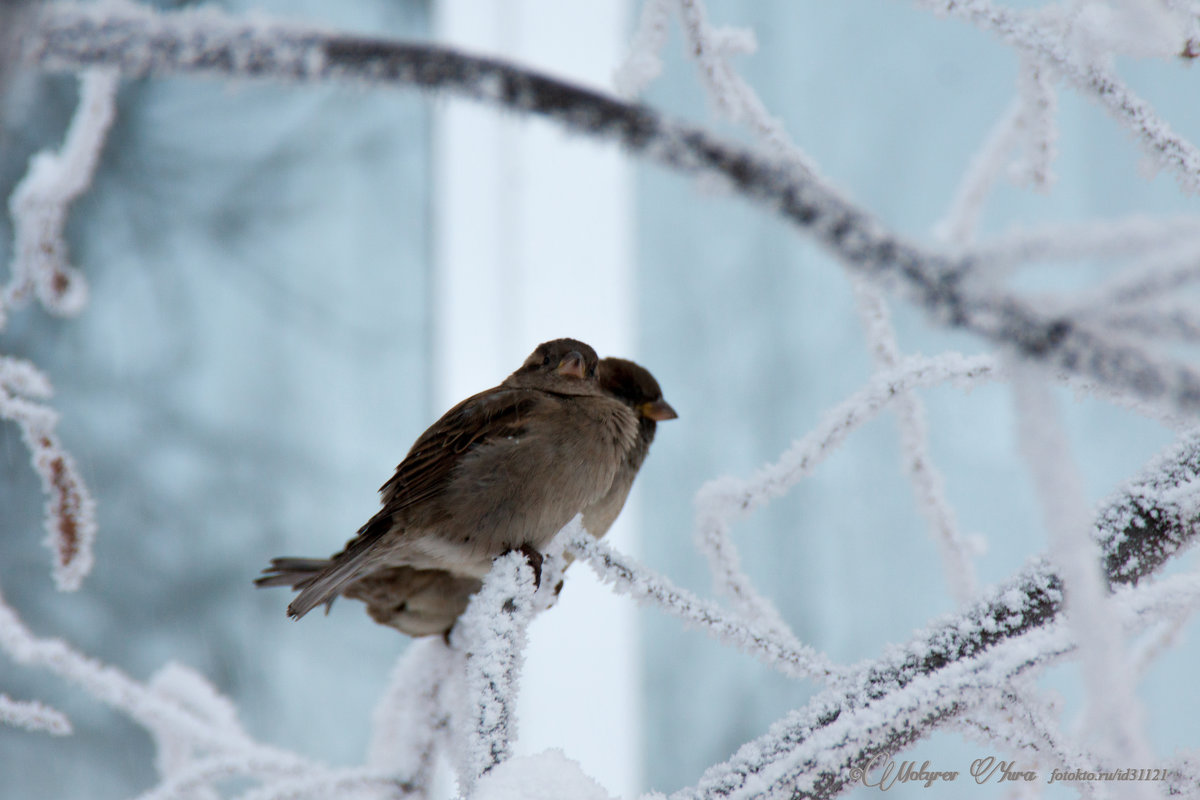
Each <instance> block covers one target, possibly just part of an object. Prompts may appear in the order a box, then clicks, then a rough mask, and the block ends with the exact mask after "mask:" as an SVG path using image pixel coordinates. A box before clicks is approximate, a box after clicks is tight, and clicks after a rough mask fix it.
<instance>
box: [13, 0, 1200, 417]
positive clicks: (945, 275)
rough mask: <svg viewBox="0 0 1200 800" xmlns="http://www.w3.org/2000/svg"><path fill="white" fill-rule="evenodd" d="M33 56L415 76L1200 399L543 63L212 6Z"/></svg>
mask: <svg viewBox="0 0 1200 800" xmlns="http://www.w3.org/2000/svg"><path fill="white" fill-rule="evenodd" d="M22 41H23V43H24V45H25V49H24V60H25V61H26V63H29V64H32V65H35V66H38V67H40V68H43V69H50V70H66V71H74V70H79V69H82V68H85V67H93V66H108V67H115V68H118V69H120V70H121V71H122V72H123V73H125V74H128V75H134V76H140V75H174V74H194V75H207V76H213V77H222V78H230V77H234V78H239V79H243V78H247V77H252V78H271V79H277V80H279V79H282V80H291V81H321V80H344V81H353V82H360V83H363V82H365V83H369V84H373V85H380V86H417V87H421V88H425V89H431V90H436V91H439V92H448V93H451V94H455V95H459V96H461V97H467V98H470V99H474V100H479V101H482V102H487V103H490V104H493V105H497V106H500V107H503V108H507V109H511V110H515V111H520V112H522V113H528V114H536V115H539V116H543V117H546V118H548V119H551V120H553V121H555V122H557V123H559V124H561V125H563V126H564V127H565V128H567V129H568V130H571V131H574V132H576V133H580V134H583V135H587V136H592V137H596V138H601V139H607V140H612V141H616V142H618V143H619V144H621V145H622V146H624V147H625V148H626V149H627V150H629V151H630V152H632V153H635V154H637V155H641V156H643V157H646V158H648V159H650V160H652V161H655V162H657V163H659V164H661V165H664V166H667V167H670V168H672V169H675V170H678V171H680V172H684V173H688V174H704V175H708V176H716V177H719V178H721V179H722V180H724V181H725V182H726V183H727V184H729V185H730V187H731V188H732V189H733V190H734V191H736V192H737V193H739V194H741V195H743V196H745V197H747V198H749V199H751V200H753V201H755V202H757V203H759V204H760V205H763V206H765V207H767V208H769V209H771V210H773V211H774V212H776V213H778V214H780V215H782V216H783V217H784V218H786V219H787V220H789V221H790V222H792V223H793V224H794V225H796V226H797V227H798V228H800V229H801V230H803V231H805V232H806V233H808V234H809V235H811V236H813V237H815V238H816V239H817V240H818V241H819V242H820V243H821V244H822V245H824V246H825V247H826V248H827V249H828V250H829V251H830V252H832V253H833V254H834V255H835V256H836V257H837V258H838V259H839V260H841V261H842V263H843V264H845V265H846V266H847V267H848V268H850V269H852V270H854V271H855V272H858V273H859V274H862V275H865V276H867V277H870V278H873V279H876V280H880V281H883V282H885V283H887V284H889V285H891V286H892V287H894V288H899V289H900V290H901V291H903V292H904V293H905V294H906V295H907V296H908V297H909V298H910V299H912V300H913V301H914V302H916V303H919V304H920V305H922V306H923V307H924V308H925V309H926V311H927V312H928V313H929V314H930V316H931V317H933V318H934V319H935V320H936V321H937V322H939V323H940V324H943V325H947V326H950V327H961V328H964V329H966V330H970V331H972V332H974V333H976V334H978V335H980V336H983V337H985V338H987V339H990V340H991V341H993V342H995V343H997V344H999V345H1002V346H1006V347H1010V348H1013V349H1015V350H1017V351H1018V352H1020V353H1021V354H1023V355H1024V356H1025V357H1027V358H1030V359H1033V360H1036V361H1040V362H1042V363H1045V364H1047V365H1048V366H1051V367H1054V368H1057V369H1061V370H1065V371H1067V372H1071V373H1075V374H1080V375H1085V376H1088V377H1090V378H1092V379H1095V380H1097V381H1099V382H1100V383H1102V384H1104V385H1106V386H1110V387H1112V388H1114V389H1117V390H1120V391H1124V392H1130V393H1133V394H1135V395H1137V396H1140V397H1142V398H1144V399H1147V400H1151V401H1156V402H1160V403H1166V404H1170V405H1173V406H1175V407H1176V408H1178V409H1181V410H1186V411H1197V410H1200V373H1198V372H1196V371H1195V370H1193V369H1191V368H1190V367H1188V366H1186V365H1183V364H1180V363H1175V362H1171V361H1167V360H1158V359H1155V358H1153V357H1151V356H1150V355H1149V354H1147V353H1145V352H1144V351H1142V350H1140V349H1138V348H1136V347H1133V346H1130V345H1127V344H1122V343H1118V342H1114V341H1110V340H1107V339H1105V338H1104V337H1102V336H1099V335H1098V334H1097V333H1096V332H1095V331H1092V330H1088V329H1087V328H1085V327H1084V326H1082V325H1081V324H1080V323H1078V322H1077V321H1075V320H1072V319H1070V318H1065V317H1054V316H1050V315H1046V314H1043V313H1039V312H1038V311H1036V310H1035V309H1034V308H1032V307H1031V306H1029V305H1028V304H1027V303H1024V302H1022V301H1021V300H1019V299H1018V298H1016V297H1014V296H1008V295H1003V294H999V293H997V292H995V291H984V290H982V289H979V288H971V287H968V286H967V285H966V284H965V282H964V280H963V276H964V275H965V274H966V273H967V271H968V268H969V267H970V266H972V265H970V264H969V263H968V262H967V261H966V260H964V259H956V258H951V257H949V256H946V255H943V254H940V253H936V252H933V251H930V250H927V249H925V248H922V247H919V246H917V245H915V244H912V243H910V242H908V241H906V240H904V239H903V238H902V237H900V236H898V235H896V234H894V233H892V232H890V231H888V230H886V229H885V228H884V227H883V226H882V225H881V224H880V223H879V222H878V221H876V220H875V219H874V218H872V217H871V216H870V215H869V214H867V213H866V212H865V211H863V210H861V209H859V208H858V207H856V206H854V205H853V204H851V203H850V202H848V201H847V200H846V199H844V198H843V197H842V196H841V195H840V194H839V193H838V192H837V191H836V190H834V189H833V188H832V187H830V186H828V185H826V184H824V183H822V182H821V181H819V180H817V179H815V178H813V177H812V176H810V175H807V174H806V173H804V172H803V171H801V170H799V169H796V168H795V167H793V166H790V165H789V164H788V163H786V162H784V161H782V160H778V159H773V158H770V157H768V156H765V155H763V154H761V153H758V152H756V151H754V150H752V149H749V148H747V147H744V146H741V145H738V144H734V143H731V142H727V141H723V140H721V139H720V138H718V137H716V136H714V135H713V134H711V133H709V132H708V131H706V130H705V129H703V128H700V127H698V126H695V125H690V124H687V123H683V122H678V121H674V120H670V119H667V118H665V117H664V116H662V115H661V114H659V113H658V112H656V111H654V110H652V109H650V108H647V107H645V106H641V105H636V104H631V103H625V102H622V101H620V100H617V99H615V98H613V97H609V96H607V95H604V94H602V93H599V92H596V91H592V90H589V89H584V88H580V87H578V86H573V85H571V84H569V83H565V82H563V81H560V80H557V79H555V78H552V77H549V76H547V75H543V74H540V73H538V72H535V71H532V70H528V69H524V68H522V67H518V66H515V65H513V64H510V63H508V62H504V61H499V60H496V59H490V58H480V57H476V56H470V55H466V54H463V53H459V52H456V51H454V50H451V49H448V48H444V47H437V46H434V45H429V44H416V43H408V42H399V41H384V40H377V39H368V38H363V37H358V36H350V35H343V34H337V33H329V32H324V31H319V30H312V29H299V28H294V27H286V26H282V25H266V24H263V23H253V22H244V21H240V20H237V19H235V18H231V17H227V16H224V15H221V14H220V13H217V12H213V11H203V12H177V13H166V14H161V15H156V14H154V13H152V12H150V11H148V10H140V9H137V8H130V9H122V10H119V11H114V10H111V9H106V10H93V9H92V8H91V7H79V6H72V5H57V6H51V7H50V8H48V9H47V10H46V11H45V12H44V13H43V15H42V16H41V18H40V21H39V22H38V24H37V27H36V28H35V29H34V30H32V31H30V32H29V33H28V35H27V36H25V37H23V39H22Z"/></svg>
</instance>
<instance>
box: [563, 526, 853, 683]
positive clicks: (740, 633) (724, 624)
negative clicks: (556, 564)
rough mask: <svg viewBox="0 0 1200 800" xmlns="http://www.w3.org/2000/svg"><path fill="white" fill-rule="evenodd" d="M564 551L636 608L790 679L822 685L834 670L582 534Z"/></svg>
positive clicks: (788, 641)
mask: <svg viewBox="0 0 1200 800" xmlns="http://www.w3.org/2000/svg"><path fill="white" fill-rule="evenodd" d="M567 547H568V549H569V551H570V552H571V553H572V554H573V555H574V556H575V557H576V558H579V559H581V560H583V561H586V562H588V565H589V566H591V568H592V569H593V570H595V572H596V574H597V575H598V576H599V577H600V579H601V580H602V581H604V582H606V583H608V584H610V585H611V586H612V587H613V589H614V591H617V592H620V593H621V594H627V595H629V596H630V597H632V598H633V599H635V600H637V601H638V602H641V603H646V604H653V605H655V606H657V607H659V608H661V609H662V610H663V611H665V612H667V613H668V614H671V615H672V616H674V617H677V618H679V619H681V620H683V621H684V622H686V623H688V624H691V625H695V626H696V627H698V628H700V629H702V630H704V631H705V632H707V633H709V634H710V635H711V636H713V637H714V638H716V639H718V640H719V641H722V642H725V643H728V644H731V645H734V646H736V647H738V648H740V649H741V650H743V651H745V652H747V653H749V654H750V655H752V656H754V657H755V658H758V659H759V660H761V661H763V662H764V663H766V664H768V665H770V666H772V667H774V668H775V669H778V670H779V671H780V672H782V673H784V674H785V675H790V676H793V677H814V678H818V679H821V680H828V679H829V678H830V677H831V676H832V675H834V674H835V668H834V666H833V665H832V664H831V663H830V662H829V660H828V659H826V658H825V657H824V656H822V655H821V654H819V653H817V652H816V651H815V650H813V649H812V648H811V647H808V646H806V645H803V644H800V643H799V642H796V641H795V640H794V639H792V638H791V637H781V636H780V635H779V634H778V632H777V631H775V630H772V629H767V628H762V627H759V626H756V625H754V624H753V622H751V621H748V620H743V619H737V618H735V617H733V616H732V615H730V614H728V613H726V612H724V611H722V610H721V609H720V608H718V607H717V606H715V605H713V604H712V603H709V602H706V601H704V600H701V599H700V598H698V597H696V596H695V595H693V594H692V593H691V592H688V591H687V590H685V589H680V588H678V587H676V586H674V585H673V584H672V583H671V582H670V581H668V580H667V579H666V578H664V577H662V576H661V575H658V574H656V573H654V572H653V571H651V570H649V569H647V568H646V567H643V566H641V565H640V564H637V563H636V562H635V561H633V560H632V559H630V558H628V557H626V556H623V555H621V554H620V553H617V552H616V551H615V550H613V549H612V548H611V547H609V546H608V545H607V544H604V543H603V542H600V541H597V540H596V539H595V538H593V537H591V536H589V535H588V534H587V533H586V532H577V533H575V534H574V535H573V536H572V537H571V538H570V539H569V540H568V542H567Z"/></svg>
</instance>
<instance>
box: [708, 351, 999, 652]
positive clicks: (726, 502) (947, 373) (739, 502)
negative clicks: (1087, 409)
mask: <svg viewBox="0 0 1200 800" xmlns="http://www.w3.org/2000/svg"><path fill="white" fill-rule="evenodd" d="M894 355H896V356H898V357H899V354H894ZM996 373H997V371H996V367H995V360H992V359H990V357H986V356H976V357H971V359H968V357H964V356H960V355H958V354H947V355H943V356H938V357H935V359H926V357H920V356H914V357H910V359H904V360H898V361H895V363H894V367H893V368H892V369H887V371H881V372H877V373H876V374H875V375H874V377H872V378H871V380H870V381H869V383H868V385H866V386H865V387H864V389H862V390H859V391H858V392H856V393H854V395H852V396H851V397H850V398H847V399H846V401H844V402H842V403H840V404H839V405H838V407H836V408H834V409H833V410H830V411H829V413H827V414H826V416H824V419H822V421H821V423H820V425H818V426H817V427H816V428H815V429H814V431H811V432H810V433H809V434H808V435H805V437H804V438H803V439H799V440H798V441H796V443H793V444H792V446H791V447H790V449H788V450H787V452H785V453H784V455H782V456H781V457H780V459H779V461H778V462H775V463H774V464H769V465H767V467H763V468H762V469H760V470H758V471H757V473H756V474H755V475H754V476H752V477H750V479H748V480H739V479H734V477H721V479H718V480H714V481H709V482H708V483H706V485H704V486H702V487H701V489H700V491H698V492H697V493H696V540H697V542H698V547H700V549H701V552H702V553H704V555H706V557H707V558H708V563H709V569H710V570H712V572H713V577H714V581H715V583H716V588H718V590H719V591H720V593H721V594H724V595H726V596H728V597H730V599H731V600H732V601H733V603H734V606H736V607H737V608H738V610H739V612H740V613H742V614H743V615H744V616H746V618H749V619H755V620H758V621H760V622H761V624H763V625H766V626H767V627H769V628H772V630H776V631H781V632H785V633H786V632H787V631H788V627H787V625H786V624H785V622H784V621H782V619H781V618H780V616H779V612H778V610H775V608H774V604H773V603H770V602H769V601H767V600H766V599H762V597H761V596H760V595H758V593H757V591H756V590H755V589H754V587H752V585H751V583H750V581H749V578H748V577H746V576H745V573H744V572H743V571H742V566H740V560H739V558H738V552H737V547H736V546H734V545H733V541H732V539H731V537H730V530H731V529H732V527H733V523H734V522H737V521H738V519H739V518H742V517H744V516H745V515H748V513H750V512H751V511H754V510H755V509H758V507H761V506H762V505H764V504H766V503H768V501H769V500H770V499H772V498H776V497H781V495H784V494H785V493H786V492H787V491H788V489H790V488H791V487H793V486H796V485H797V483H798V482H799V481H802V480H804V479H805V477H808V476H809V475H811V474H812V470H814V469H816V467H817V465H818V464H820V463H821V462H823V461H824V459H826V457H827V456H829V455H830V453H833V452H834V451H835V450H836V449H838V446H839V445H841V443H842V441H845V439H846V437H848V435H850V434H851V433H852V432H853V431H856V429H857V428H858V427H860V426H862V425H864V423H865V422H869V421H870V420H872V419H875V416H876V415H877V414H878V413H880V411H882V410H883V409H884V408H887V407H888V405H889V404H892V403H894V402H898V401H899V402H904V399H902V398H905V397H906V396H908V395H907V393H908V392H912V391H913V390H916V389H918V387H920V386H930V385H934V384H938V383H946V381H961V383H972V381H977V380H986V379H992V378H996V377H997V374H996ZM910 468H912V464H910ZM930 480H931V481H932V480H934V479H932V476H930ZM922 486H923V483H922ZM934 492H935V494H934V495H932V497H934V501H935V503H936V495H937V493H938V489H937V487H936V483H935V486H934ZM944 511H946V512H948V511H949V509H948V506H947V507H946V510H944ZM935 519H936V517H935ZM952 530H953V529H952ZM949 535H950V537H952V539H950V547H952V548H960V547H961V548H965V542H962V541H961V540H960V539H959V537H958V536H956V535H955V534H954V533H952V534H949ZM943 537H944V536H943ZM952 553H953V551H952ZM950 558H952V560H953V559H956V558H958V557H956V555H953V554H952V555H950ZM964 558H965V555H964ZM967 566H970V564H968V565H967ZM972 585H973V581H972V579H971V577H970V571H967V573H966V576H964V578H962V583H961V584H960V585H959V587H958V589H959V591H960V593H967V596H970V594H971V591H972ZM788 636H790V633H788Z"/></svg>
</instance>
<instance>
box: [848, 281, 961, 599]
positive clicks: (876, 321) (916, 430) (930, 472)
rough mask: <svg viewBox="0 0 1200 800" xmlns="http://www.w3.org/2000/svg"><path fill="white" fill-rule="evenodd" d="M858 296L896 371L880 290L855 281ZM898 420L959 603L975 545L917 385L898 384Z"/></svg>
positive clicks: (895, 347)
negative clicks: (949, 491) (962, 526)
mask: <svg viewBox="0 0 1200 800" xmlns="http://www.w3.org/2000/svg"><path fill="white" fill-rule="evenodd" d="M854 299H855V302H856V304H857V306H858V314H859V318H860V320H861V322H862V326H863V329H864V330H865V331H866V333H867V341H868V343H869V344H870V345H871V355H872V357H873V358H874V361H875V368H876V370H877V371H878V372H881V373H883V374H885V375H886V374H891V373H893V372H894V371H895V370H896V369H897V368H898V367H900V366H901V365H902V363H903V360H902V355H901V352H900V345H899V343H898V341H897V339H896V330H895V328H894V327H893V326H892V319H891V314H890V313H889V312H888V308H887V304H886V303H885V302H884V299H883V296H882V295H881V294H880V293H879V290H878V289H877V288H876V287H875V286H873V285H871V284H868V283H867V282H865V281H862V280H855V281H854ZM895 411H896V420H897V422H898V423H899V425H898V427H899V428H900V443H901V449H902V451H903V453H904V469H905V472H907V473H908V479H909V482H910V483H911V484H912V486H913V491H914V492H915V494H916V499H917V508H918V509H919V510H920V511H921V514H922V515H923V516H924V517H925V520H926V521H927V522H928V523H929V526H930V528H931V532H932V533H933V539H934V541H935V542H937V545H938V549H939V550H940V551H941V554H942V568H943V571H944V573H945V575H946V581H947V583H948V584H949V586H950V594H951V596H953V597H954V599H955V600H957V601H958V602H959V603H965V602H967V601H968V600H969V599H971V598H972V597H974V596H975V589H976V585H975V565H974V563H973V562H972V561H971V555H972V552H971V550H972V548H971V546H970V543H969V542H968V541H967V540H966V538H965V537H964V536H963V535H962V532H961V531H960V530H959V528H958V520H957V518H956V517H955V514H954V509H953V508H951V506H950V500H949V499H948V498H947V497H946V487H945V482H944V479H943V478H942V473H941V471H940V470H939V469H938V468H937V466H936V465H935V464H934V463H933V458H932V457H931V455H930V452H929V426H928V424H927V423H926V421H925V406H924V404H923V403H922V402H921V399H920V398H919V397H917V395H916V393H915V392H914V391H913V390H912V389H898V390H897V391H896V395H895Z"/></svg>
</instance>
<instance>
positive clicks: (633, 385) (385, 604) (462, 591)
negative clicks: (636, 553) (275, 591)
mask: <svg viewBox="0 0 1200 800" xmlns="http://www.w3.org/2000/svg"><path fill="white" fill-rule="evenodd" d="M597 374H598V379H599V382H600V387H601V389H603V390H604V391H605V392H606V393H608V394H609V395H611V396H612V397H614V398H616V399H617V400H620V401H621V402H622V403H624V404H625V405H626V406H627V407H628V408H629V409H630V410H631V411H633V412H634V414H635V415H636V417H637V437H636V440H635V441H634V444H633V446H632V447H630V448H629V449H628V450H627V451H626V453H625V457H624V459H623V460H622V462H621V465H620V467H619V468H618V469H617V471H616V474H615V475H614V477H613V481H612V483H611V484H610V486H609V488H608V491H607V492H605V493H604V495H603V496H602V497H600V498H599V499H597V500H596V501H594V502H593V503H591V504H590V505H589V506H588V507H587V508H585V509H583V524H584V527H585V528H586V529H587V531H588V532H589V533H591V534H592V535H593V536H595V537H596V538H597V539H599V538H600V537H602V536H604V534H605V533H607V532H608V529H609V528H610V527H612V524H613V522H614V521H615V520H616V518H617V515H618V514H620V512H621V508H622V507H623V506H624V505H625V500H626V498H627V497H628V496H629V490H630V488H631V487H632V486H633V480H634V478H635V477H637V473H638V470H639V469H641V466H642V462H643V461H645V459H646V454H647V453H648V452H649V449H650V444H651V442H653V441H654V434H655V432H656V429H657V424H658V423H659V422H661V421H664V420H669V419H675V418H676V417H677V416H678V415H677V414H676V413H675V409H673V408H671V406H670V404H668V403H667V402H666V401H665V400H664V399H663V394H662V389H661V388H659V385H658V381H656V380H655V379H654V376H653V375H651V374H650V372H649V371H648V370H646V369H645V368H644V367H642V366H640V365H638V364H635V363H634V362H632V361H627V360H625V359H621V358H606V359H604V360H602V361H601V362H600V364H599V367H598V370H597ZM328 565H329V561H328V560H326V559H301V558H291V559H288V558H278V559H275V560H274V561H273V562H272V564H271V567H270V569H268V570H267V572H268V573H269V574H267V575H266V576H264V577H262V578H259V579H258V581H256V583H258V585H260V586H293V587H296V586H299V585H300V584H302V583H303V582H304V581H305V580H307V579H309V578H310V577H311V576H313V575H315V574H317V573H319V572H321V571H323V570H325V569H326V568H327V567H328ZM481 586H482V583H481V581H480V580H479V579H478V578H473V577H464V576H462V575H456V574H454V573H452V572H449V571H446V570H430V569H414V568H412V567H407V566H401V567H387V568H382V569H377V570H375V571H373V572H370V573H368V574H366V575H363V576H362V577H360V578H359V579H357V580H355V581H354V582H352V583H351V584H349V585H347V586H346V587H345V589H343V591H342V592H341V594H342V595H343V596H344V597H348V598H350V599H354V600H361V601H363V602H364V603H365V604H366V606H367V613H368V614H369V615H370V616H371V619H373V620H374V621H375V622H377V623H379V624H380V625H387V626H389V627H392V628H395V629H396V630H398V631H400V632H401V633H405V634H407V635H409V636H430V635H436V634H441V635H443V636H448V635H449V633H450V630H451V629H452V628H453V627H454V624H455V622H457V621H458V617H459V615H461V614H462V612H463V611H464V610H465V609H466V607H467V603H468V601H469V600H470V598H471V595H473V594H474V593H475V592H477V591H479V589H480V587H481ZM559 588H561V584H560V585H559V587H556V591H557V590H558V589H559Z"/></svg>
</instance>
